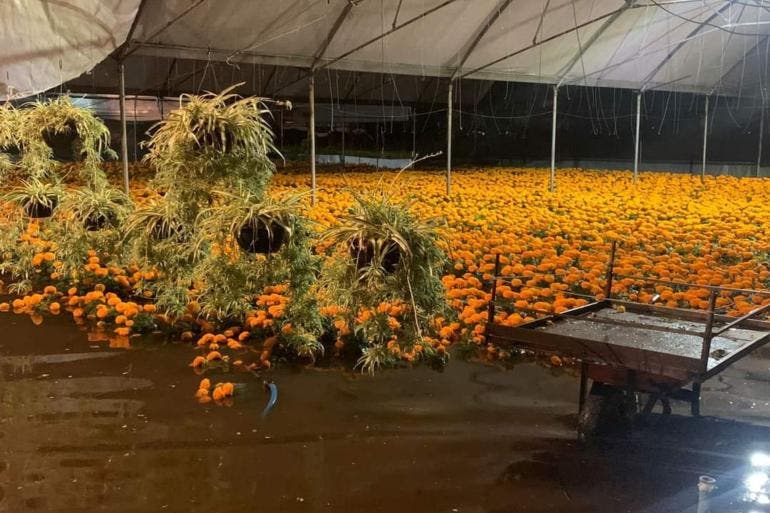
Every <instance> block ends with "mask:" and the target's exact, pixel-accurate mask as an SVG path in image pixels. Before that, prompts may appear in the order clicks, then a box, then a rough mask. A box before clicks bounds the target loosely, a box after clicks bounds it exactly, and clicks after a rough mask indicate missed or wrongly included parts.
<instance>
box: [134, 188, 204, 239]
mask: <svg viewBox="0 0 770 513" xmlns="http://www.w3.org/2000/svg"><path fill="white" fill-rule="evenodd" d="M193 223H194V220H191V219H190V217H189V215H185V212H184V209H183V208H182V205H181V204H180V203H179V202H178V201H176V200H175V199H174V197H173V195H170V194H166V195H165V196H163V197H161V198H158V199H155V200H153V201H151V202H149V203H148V204H146V205H144V206H143V207H142V208H139V209H137V210H135V211H134V212H133V213H132V214H131V215H130V216H129V218H128V220H127V224H126V236H127V237H140V238H142V239H144V240H145V241H148V242H155V243H161V242H164V241H170V242H172V243H183V242H188V241H189V240H190V236H191V234H192V233H193V230H194V226H193Z"/></svg>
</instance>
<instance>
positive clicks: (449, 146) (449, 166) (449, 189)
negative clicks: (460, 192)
mask: <svg viewBox="0 0 770 513" xmlns="http://www.w3.org/2000/svg"><path fill="white" fill-rule="evenodd" d="M452 86H453V82H452V81H451V80H450V81H449V90H448V92H447V106H446V195H447V196H449V195H450V194H451V193H452Z"/></svg>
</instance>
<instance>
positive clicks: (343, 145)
mask: <svg viewBox="0 0 770 513" xmlns="http://www.w3.org/2000/svg"><path fill="white" fill-rule="evenodd" d="M342 165H343V166H344V165H345V120H343V121H342Z"/></svg>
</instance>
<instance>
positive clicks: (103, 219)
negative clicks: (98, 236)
mask: <svg viewBox="0 0 770 513" xmlns="http://www.w3.org/2000/svg"><path fill="white" fill-rule="evenodd" d="M116 224H117V219H116V218H115V216H114V215H109V214H106V215H105V214H91V215H90V216H88V217H86V219H85V220H84V221H83V226H84V227H85V229H86V230H88V231H89V232H96V231H99V230H103V229H104V228H106V227H108V226H115V225H116Z"/></svg>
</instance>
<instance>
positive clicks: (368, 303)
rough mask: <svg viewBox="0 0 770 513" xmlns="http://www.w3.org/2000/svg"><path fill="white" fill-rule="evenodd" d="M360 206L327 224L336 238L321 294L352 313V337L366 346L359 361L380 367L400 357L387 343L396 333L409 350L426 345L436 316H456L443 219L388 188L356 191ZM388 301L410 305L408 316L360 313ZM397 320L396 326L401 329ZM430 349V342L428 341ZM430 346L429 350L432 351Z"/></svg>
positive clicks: (365, 366)
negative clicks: (445, 277) (415, 208)
mask: <svg viewBox="0 0 770 513" xmlns="http://www.w3.org/2000/svg"><path fill="white" fill-rule="evenodd" d="M353 197H354V199H355V204H354V206H353V207H352V208H351V209H350V211H349V213H348V215H346V216H343V217H342V218H341V219H340V225H339V226H336V227H333V228H331V229H329V230H327V231H326V232H325V233H324V234H323V235H322V239H324V240H326V241H329V242H331V243H332V246H331V248H330V251H332V254H331V258H330V259H329V260H328V262H327V265H326V267H325V268H324V273H323V276H322V280H321V283H320V290H321V294H320V295H321V297H323V298H326V300H327V302H328V303H330V304H334V305H337V306H340V307H342V308H343V309H344V311H346V312H348V314H347V315H348V323H349V325H351V326H354V328H353V330H352V333H351V334H350V337H351V339H352V341H354V342H355V344H356V345H357V346H358V347H359V348H360V350H361V359H360V360H359V362H358V366H359V367H361V368H362V369H363V370H365V371H373V370H374V369H376V368H379V367H381V366H385V365H390V364H392V363H394V362H396V361H398V359H397V358H394V357H393V355H392V354H390V353H389V351H388V348H387V347H386V345H387V343H388V341H389V340H393V337H396V338H397V339H398V340H399V343H400V344H402V345H403V347H404V348H405V349H407V350H408V349H409V348H413V347H414V346H415V344H420V345H421V347H422V345H423V343H422V337H423V334H425V333H426V332H429V331H430V330H431V323H430V320H431V319H433V318H434V317H436V316H438V315H449V308H448V305H447V304H446V299H445V295H444V290H443V286H442V284H441V279H440V278H441V272H442V270H443V267H444V264H445V260H446V258H445V256H444V253H443V251H442V250H441V249H440V246H439V236H438V234H437V231H436V229H437V226H438V222H437V221H435V220H429V221H422V220H420V219H418V218H417V217H415V216H414V215H413V214H412V213H411V211H410V206H411V204H410V203H408V202H394V201H393V200H392V199H391V197H390V196H389V195H388V194H385V193H373V194H368V195H361V194H358V193H353ZM383 303H400V304H403V305H408V308H407V310H408V311H409V312H408V315H407V316H406V317H404V318H403V319H402V320H403V321H404V322H399V323H397V324H395V325H388V323H387V322H386V321H387V315H383V316H378V315H377V314H375V315H374V317H372V316H368V319H369V320H362V319H361V318H358V319H356V315H358V314H359V313H360V312H365V311H369V312H375V311H377V308H378V306H379V305H381V304H383ZM394 326H395V327H394ZM426 347H427V346H426ZM428 353H429V351H427V349H426V350H425V352H424V353H423V354H424V355H426V356H427V355H428Z"/></svg>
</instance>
